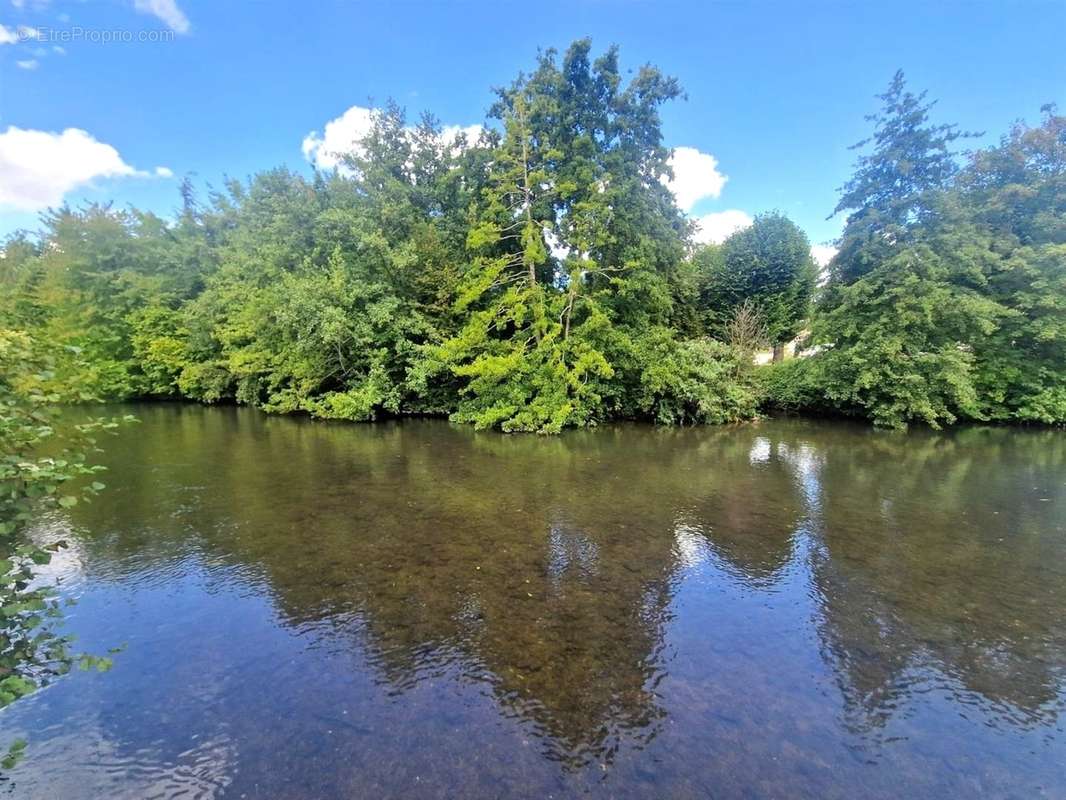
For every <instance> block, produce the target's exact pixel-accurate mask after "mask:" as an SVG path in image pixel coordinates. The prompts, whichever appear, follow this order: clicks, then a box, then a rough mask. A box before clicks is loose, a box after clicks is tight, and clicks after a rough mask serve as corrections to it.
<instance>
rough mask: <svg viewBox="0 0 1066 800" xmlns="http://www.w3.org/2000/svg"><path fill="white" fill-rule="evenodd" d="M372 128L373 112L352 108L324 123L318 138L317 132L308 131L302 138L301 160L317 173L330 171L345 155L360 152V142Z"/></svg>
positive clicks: (366, 109) (360, 107)
mask: <svg viewBox="0 0 1066 800" xmlns="http://www.w3.org/2000/svg"><path fill="white" fill-rule="evenodd" d="M373 124H374V112H373V110H371V109H369V108H363V107H362V106H352V107H351V108H349V109H348V110H347V111H345V112H344V113H343V114H341V115H340V116H339V117H337V118H336V119H331V120H330V121H329V122H327V123H326V127H325V128H324V129H323V133H322V135H321V136H319V135H318V131H311V132H310V133H309V134H307V136H305V137H304V140H303V144H302V145H301V149H302V150H303V153H304V158H306V159H307V160H308V161H310V162H311V163H312V164H314V165H315V166H316V167H318V168H319V169H333V168H334V167H336V166H338V165H339V164H340V163H341V159H342V157H343V156H344V155H345V154H346V153H361V152H362V147H361V145H360V142H362V141H363V139H365V138H366V135H367V134H368V133H370V129H371V128H372V127H373Z"/></svg>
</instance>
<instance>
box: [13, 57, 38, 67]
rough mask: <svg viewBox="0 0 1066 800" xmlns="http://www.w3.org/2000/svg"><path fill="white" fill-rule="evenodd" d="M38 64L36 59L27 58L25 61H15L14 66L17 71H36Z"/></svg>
mask: <svg viewBox="0 0 1066 800" xmlns="http://www.w3.org/2000/svg"><path fill="white" fill-rule="evenodd" d="M40 63H41V62H39V61H38V60H37V59H36V58H27V59H26V60H25V61H16V62H15V66H16V67H18V68H19V69H37V67H38V66H39V65H40Z"/></svg>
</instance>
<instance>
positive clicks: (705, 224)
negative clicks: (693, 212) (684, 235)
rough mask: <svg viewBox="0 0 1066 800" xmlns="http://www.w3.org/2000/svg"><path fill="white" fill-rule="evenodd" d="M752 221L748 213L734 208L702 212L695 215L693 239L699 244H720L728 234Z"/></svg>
mask: <svg viewBox="0 0 1066 800" xmlns="http://www.w3.org/2000/svg"><path fill="white" fill-rule="evenodd" d="M753 221H754V220H752V218H751V216H750V215H749V214H747V213H745V212H744V211H740V210H738V209H735V208H731V209H729V210H728V211H716V212H714V213H712V214H704V215H703V216H702V217H696V225H697V229H696V235H695V236H694V237H693V239H694V240H695V241H697V242H698V243H700V244H710V243H714V244H721V243H722V242H724V241H725V240H726V239H728V238H729V235H730V234H732V233H735V232H736V231H739V230H743V229H744V228H746V227H748V226H749V225H751V223H752V222H753Z"/></svg>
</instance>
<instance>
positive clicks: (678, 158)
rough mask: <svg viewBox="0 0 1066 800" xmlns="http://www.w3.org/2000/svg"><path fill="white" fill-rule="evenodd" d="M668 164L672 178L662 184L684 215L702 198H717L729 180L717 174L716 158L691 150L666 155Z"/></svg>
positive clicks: (679, 149) (673, 151) (690, 148)
mask: <svg viewBox="0 0 1066 800" xmlns="http://www.w3.org/2000/svg"><path fill="white" fill-rule="evenodd" d="M669 163H670V168H671V169H672V170H673V171H674V177H673V179H672V180H666V179H664V180H663V183H664V184H665V185H666V187H667V188H668V189H669V190H670V191H671V192H673V194H674V198H675V199H676V200H677V204H678V205H679V206H680V207H681V208H682V209H683V210H685V211H691V210H692V207H693V206H694V205H696V203H698V202H699V201H700V200H702V199H703V198H705V197H718V196H719V195H720V194H721V193H722V187H723V186H725V183H726V181H727V180H729V178H728V176H726V175H723V174H722V173H721V172H719V171H718V159H717V158H715V157H714V156H712V155H711V154H710V153H702V152H700V151H699V150H697V149H696V148H695V147H675V148H674V149H673V150H671V151H670V160H669Z"/></svg>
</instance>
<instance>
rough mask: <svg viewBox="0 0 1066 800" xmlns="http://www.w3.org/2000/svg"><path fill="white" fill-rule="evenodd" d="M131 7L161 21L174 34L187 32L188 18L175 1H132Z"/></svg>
mask: <svg viewBox="0 0 1066 800" xmlns="http://www.w3.org/2000/svg"><path fill="white" fill-rule="evenodd" d="M133 7H134V8H135V9H136V10H137V11H140V12H141V13H142V14H151V15H152V16H153V17H156V18H157V19H159V20H161V21H162V22H163V23H165V24H166V26H167V27H168V28H170V29H171V30H172V31H174V33H188V32H189V18H188V17H187V16H185V12H184V11H182V10H181V8H179V7H178V3H177V0H133Z"/></svg>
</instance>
